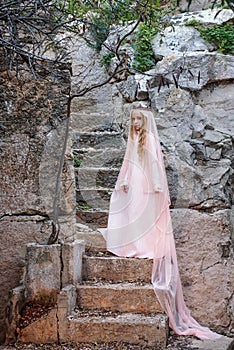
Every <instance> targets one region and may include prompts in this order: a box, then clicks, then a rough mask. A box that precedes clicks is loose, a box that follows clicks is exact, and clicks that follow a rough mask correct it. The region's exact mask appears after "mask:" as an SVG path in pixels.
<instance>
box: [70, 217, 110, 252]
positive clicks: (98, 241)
mask: <svg viewBox="0 0 234 350" xmlns="http://www.w3.org/2000/svg"><path fill="white" fill-rule="evenodd" d="M77 239H78V240H82V241H84V242H85V250H86V251H88V252H92V253H95V252H106V242H105V239H104V238H103V236H102V234H101V233H100V232H98V231H94V230H92V229H91V228H89V227H88V226H87V225H83V224H80V223H77V224H76V227H75V233H74V240H77Z"/></svg>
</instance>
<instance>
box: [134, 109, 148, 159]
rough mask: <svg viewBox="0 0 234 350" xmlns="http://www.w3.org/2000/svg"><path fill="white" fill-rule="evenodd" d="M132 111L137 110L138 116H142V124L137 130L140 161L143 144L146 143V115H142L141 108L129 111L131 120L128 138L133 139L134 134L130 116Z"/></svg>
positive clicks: (142, 153) (142, 154)
mask: <svg viewBox="0 0 234 350" xmlns="http://www.w3.org/2000/svg"><path fill="white" fill-rule="evenodd" d="M134 111H139V114H140V116H141V117H142V126H141V129H140V131H139V138H138V147H137V153H138V156H139V159H140V161H142V159H143V156H144V146H145V143H146V131H147V129H146V120H147V118H146V116H145V115H144V112H143V111H142V110H139V109H137V108H136V109H133V110H132V111H131V121H130V138H131V140H132V141H133V140H134V135H135V129H134V125H133V122H132V116H133V113H134Z"/></svg>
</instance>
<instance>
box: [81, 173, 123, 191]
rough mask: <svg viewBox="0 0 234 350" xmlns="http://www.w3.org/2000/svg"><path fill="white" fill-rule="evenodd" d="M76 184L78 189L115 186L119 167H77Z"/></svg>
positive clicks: (111, 187)
mask: <svg viewBox="0 0 234 350" xmlns="http://www.w3.org/2000/svg"><path fill="white" fill-rule="evenodd" d="M75 173H76V186H77V188H79V189H80V190H82V189H88V188H94V189H95V188H97V189H99V188H107V189H108V188H110V189H113V188H114V187H115V183H116V180H117V177H118V174H119V169H113V168H112V169H110V168H83V167H80V168H77V169H76V170H75Z"/></svg>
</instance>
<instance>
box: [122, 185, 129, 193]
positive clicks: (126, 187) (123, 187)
mask: <svg viewBox="0 0 234 350" xmlns="http://www.w3.org/2000/svg"><path fill="white" fill-rule="evenodd" d="M121 188H122V190H123V191H124V192H125V193H127V192H128V185H122V186H121Z"/></svg>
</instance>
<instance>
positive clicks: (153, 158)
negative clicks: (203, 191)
mask: <svg viewBox="0 0 234 350" xmlns="http://www.w3.org/2000/svg"><path fill="white" fill-rule="evenodd" d="M169 205H170V198H169V192H168V185H167V179H166V172H165V168H164V163H163V156H162V152H161V147H160V143H159V139H158V133H157V128H156V124H155V121H154V117H153V113H152V112H151V111H150V110H149V109H145V108H142V107H141V108H136V109H133V110H132V112H131V120H130V130H129V136H128V142H127V148H126V153H125V156H124V161H123V164H122V167H121V170H120V173H119V176H118V179H117V183H116V186H115V190H114V192H113V194H112V196H111V201H110V211H109V219H108V227H107V229H106V230H105V231H104V237H105V239H106V242H107V249H108V250H109V251H110V252H112V253H114V254H116V255H118V256H124V257H138V258H151V259H153V261H154V264H153V269H152V284H153V287H154V290H155V293H156V295H157V297H158V299H159V302H160V304H161V306H162V308H163V310H164V311H165V312H166V313H167V315H168V317H169V325H170V327H171V328H172V329H173V330H174V331H175V333H176V334H179V335H194V336H197V337H198V338H200V339H217V338H219V337H220V335H218V334H217V333H214V332H212V331H211V330H210V329H209V328H206V327H202V326H201V325H199V324H198V323H197V322H196V320H194V319H193V318H192V317H191V315H190V312H189V310H188V308H187V307H186V305H185V302H184V298H183V293H182V287H181V281H180V276H179V272H178V265H177V257H176V250H175V243H174V237H173V230H172V225H171V217H170V211H169Z"/></svg>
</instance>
